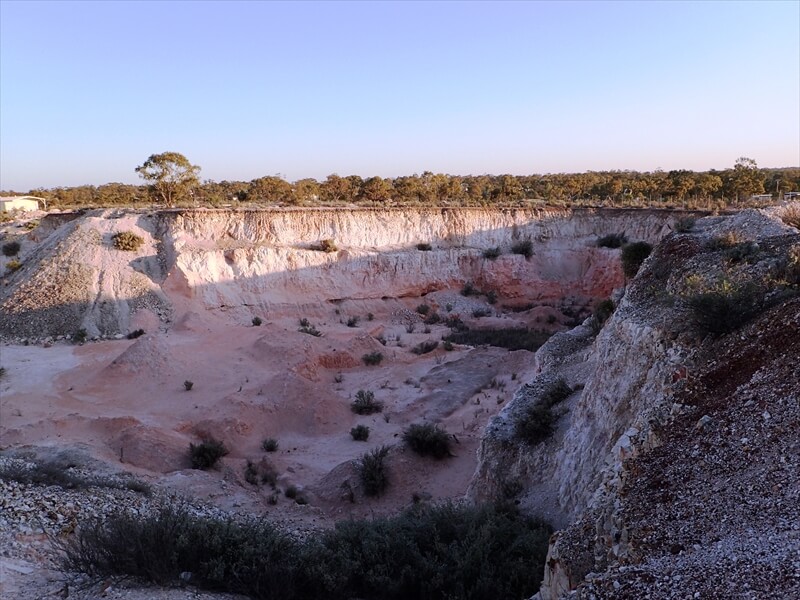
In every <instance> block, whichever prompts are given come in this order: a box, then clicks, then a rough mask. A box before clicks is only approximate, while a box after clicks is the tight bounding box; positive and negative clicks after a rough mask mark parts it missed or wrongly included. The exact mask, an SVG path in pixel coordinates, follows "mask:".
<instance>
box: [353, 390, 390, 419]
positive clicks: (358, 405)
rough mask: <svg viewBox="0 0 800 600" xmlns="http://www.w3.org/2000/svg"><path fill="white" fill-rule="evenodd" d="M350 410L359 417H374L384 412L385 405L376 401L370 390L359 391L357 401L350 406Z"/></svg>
mask: <svg viewBox="0 0 800 600" xmlns="http://www.w3.org/2000/svg"><path fill="white" fill-rule="evenodd" d="M350 410H352V411H353V412H354V413H356V414H357V415H372V414H374V413H379V412H381V411H382V410H383V403H382V402H380V401H379V400H375V394H374V393H373V392H371V391H370V390H358V391H357V392H356V399H355V400H353V402H352V403H351V404H350Z"/></svg>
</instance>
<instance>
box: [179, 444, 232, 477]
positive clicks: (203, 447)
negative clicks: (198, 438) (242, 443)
mask: <svg viewBox="0 0 800 600" xmlns="http://www.w3.org/2000/svg"><path fill="white" fill-rule="evenodd" d="M226 454H228V449H227V448H226V447H225V444H223V443H222V442H220V441H219V440H215V439H213V438H208V439H205V440H203V441H202V442H200V443H199V444H189V458H190V459H191V461H192V468H193V469H201V470H204V471H205V470H207V469H211V468H212V467H214V465H216V464H217V462H218V461H219V459H220V458H222V457H223V456H225V455H226Z"/></svg>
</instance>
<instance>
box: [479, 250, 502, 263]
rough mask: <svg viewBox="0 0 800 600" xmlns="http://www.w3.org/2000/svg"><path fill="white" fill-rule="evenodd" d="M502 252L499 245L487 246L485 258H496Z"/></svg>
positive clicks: (484, 252)
mask: <svg viewBox="0 0 800 600" xmlns="http://www.w3.org/2000/svg"><path fill="white" fill-rule="evenodd" d="M500 254H501V252H500V248H498V247H494V248H486V250H484V251H483V258H486V259H488V260H494V259H496V258H497V257H498V256H500Z"/></svg>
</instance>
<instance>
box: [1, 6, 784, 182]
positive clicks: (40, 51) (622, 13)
mask: <svg viewBox="0 0 800 600" xmlns="http://www.w3.org/2000/svg"><path fill="white" fill-rule="evenodd" d="M167 150H174V151H177V152H181V153H183V154H185V155H186V156H187V157H188V158H189V159H190V160H191V161H192V162H194V163H195V164H199V165H200V166H201V167H202V169H203V170H202V173H201V177H202V178H203V179H214V180H223V179H228V180H249V179H253V178H255V177H260V176H263V175H274V174H276V173H280V174H282V175H283V176H285V177H286V178H287V179H289V180H290V181H293V180H296V179H299V178H302V177H315V178H317V179H324V178H325V176H327V175H328V174H330V173H334V172H336V173H339V174H340V175H348V174H359V175H362V176H369V175H381V176H384V177H392V176H397V175H402V174H411V173H415V172H417V173H421V172H422V171H425V170H430V171H434V172H444V173H451V174H481V173H495V174H500V173H513V174H529V173H547V172H580V171H586V170H604V169H636V170H653V169H656V168H662V169H664V170H670V169H676V168H687V169H694V170H705V169H709V168H717V169H721V168H726V167H730V166H732V165H733V163H734V161H735V159H736V158H737V157H739V156H748V157H751V158H754V159H756V161H757V162H758V164H759V166H762V167H779V166H798V165H800V2H798V1H797V0H787V1H779V2H765V1H762V2H753V3H748V2H713V1H704V2H677V1H670V2H664V3H659V2H620V3H604V2H585V3H584V2H528V3H526V2H509V3H500V2H493V3H480V2H469V3H461V2H443V3H434V2H405V3H390V2H374V3H369V2H354V3H334V2H321V3H314V2H295V3H277V2H263V3H261V2H254V1H248V2H239V3H237V2H225V3H216V2H173V3H169V2H166V1H158V2H155V1H153V2H66V1H58V2H16V1H7V0H3V1H2V3H0V189H6V190H8V189H15V190H18V191H26V190H28V189H29V188H33V187H37V186H44V187H52V186H57V185H79V184H85V183H92V184H100V183H106V182H111V181H120V182H125V183H135V182H137V181H139V179H138V177H137V175H136V174H135V173H134V168H135V167H136V166H137V165H139V164H141V163H142V162H144V160H145V159H146V158H147V157H148V156H149V155H150V154H154V153H159V152H164V151H167Z"/></svg>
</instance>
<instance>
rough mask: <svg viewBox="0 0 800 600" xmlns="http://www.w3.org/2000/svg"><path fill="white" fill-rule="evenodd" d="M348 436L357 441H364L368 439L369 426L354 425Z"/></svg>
mask: <svg viewBox="0 0 800 600" xmlns="http://www.w3.org/2000/svg"><path fill="white" fill-rule="evenodd" d="M350 437H352V438H353V439H354V440H355V441H357V442H366V441H367V440H368V439H369V427H367V426H366V425H356V426H355V427H353V428H352V429H351V430H350Z"/></svg>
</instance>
